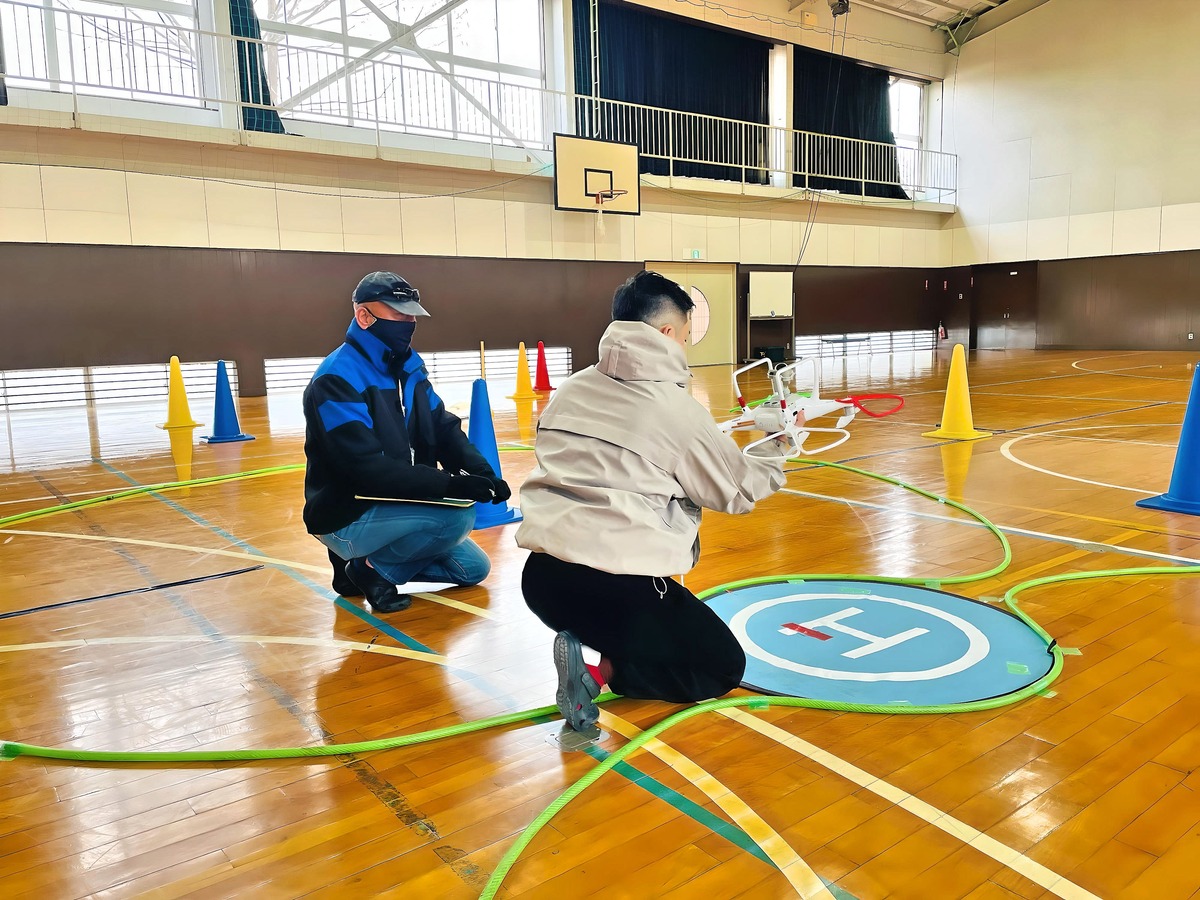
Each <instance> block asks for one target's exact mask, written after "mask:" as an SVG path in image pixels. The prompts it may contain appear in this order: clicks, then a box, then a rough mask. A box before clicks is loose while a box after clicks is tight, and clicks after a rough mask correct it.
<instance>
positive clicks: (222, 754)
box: [0, 460, 1200, 900]
mask: <svg viewBox="0 0 1200 900" xmlns="http://www.w3.org/2000/svg"><path fill="white" fill-rule="evenodd" d="M802 462H803V463H805V464H806V465H809V466H814V467H823V468H831V469H839V470H841V471H845V472H850V473H853V474H856V475H861V476H863V477H866V478H872V479H875V480H877V481H882V482H884V483H886V484H891V485H895V486H897V487H901V488H903V489H905V490H907V491H911V492H912V493H915V494H919V495H920V496H922V497H926V498H928V499H930V500H934V501H935V502H938V503H942V504H945V505H947V506H952V507H954V508H955V509H957V510H959V511H961V512H963V513H965V514H966V515H968V516H970V517H971V518H973V519H975V520H976V521H978V522H979V523H981V524H982V525H984V526H985V527H986V528H987V529H988V530H989V531H990V532H991V533H992V534H993V535H994V536H995V537H996V539H997V540H998V541H999V542H1000V546H1001V548H1002V550H1003V559H1002V560H1001V561H1000V562H999V563H997V564H996V565H995V566H993V567H992V568H990V569H988V570H987V571H986V572H981V573H978V574H975V575H956V576H951V577H948V578H939V579H927V578H894V577H882V576H881V577H877V576H863V575H843V574H833V575H825V574H810V575H783V576H765V577H760V578H747V579H744V580H741V581H736V582H732V583H730V584H726V585H721V586H719V587H715V588H711V589H709V590H707V591H704V592H702V593H701V594H700V595H699V597H700V599H705V598H707V597H711V596H713V595H714V594H717V593H720V592H723V591H728V590H732V589H734V588H738V587H745V586H748V585H754V584H764V583H769V582H778V581H799V580H813V579H821V580H826V581H851V580H853V581H872V582H878V583H888V584H915V585H930V586H935V585H945V584H971V583H973V582H978V581H982V580H985V579H987V578H991V577H994V576H996V575H999V574H1001V573H1002V572H1004V571H1005V570H1006V569H1007V568H1008V566H1009V565H1010V564H1011V562H1012V547H1011V546H1010V545H1009V542H1008V538H1006V537H1005V535H1004V534H1003V532H1001V531H1000V529H999V528H998V527H997V526H996V525H995V524H993V523H992V522H991V521H990V520H989V519H987V518H986V517H985V516H983V515H982V514H981V513H979V512H976V511H975V510H973V509H971V508H970V507H968V506H965V505H963V504H961V503H958V502H956V501H954V500H951V499H949V498H947V497H941V496H938V495H937V494H934V493H931V492H930V491H926V490H924V489H922V488H919V487H916V486H915V485H911V484H908V483H906V482H903V481H900V480H899V479H896V478H891V477H889V476H887V475H880V474H878V473H875V472H868V471H866V470H864V469H856V468H854V467H852V466H846V465H842V464H840V463H831V462H823V461H819V460H803V461H802ZM300 468H303V467H302V466H276V467H273V468H270V469H257V470H253V471H250V472H243V473H237V474H234V475H220V476H215V477H213V478H202V479H196V480H194V481H189V482H172V483H169V484H161V485H149V486H145V487H139V488H134V489H132V490H129V491H122V492H120V493H118V494H113V495H107V496H104V497H95V498H92V499H90V500H83V501H79V502H77V503H72V504H64V505H61V506H54V507H49V508H47V509H44V510H34V511H32V512H28V513H20V514H18V515H16V516H9V517H8V518H6V519H0V527H3V526H5V525H9V524H13V523H15V522H17V521H27V520H28V519H31V518H38V517H40V516H44V515H50V514H51V513H55V512H63V511H66V510H69V509H79V508H82V507H85V506H91V505H94V504H97V503H103V502H107V501H110V500H119V499H122V498H124V497H128V496H133V495H136V494H143V493H148V492H151V491H164V490H170V489H174V488H181V487H190V486H197V485H204V484H214V483H219V482H222V481H232V480H235V479H239V478H254V477H261V476H263V475H270V474H274V473H276V472H287V471H296V470H298V469H300ZM1196 574H1200V566H1172V567H1168V566H1157V567H1149V568H1140V569H1107V570H1101V571H1095V572H1074V573H1068V574H1065V575H1051V576H1047V577H1044V578H1036V579H1033V580H1031V581H1026V582H1023V583H1021V584H1019V585H1017V586H1015V587H1013V588H1011V589H1010V590H1009V591H1008V592H1007V593H1005V595H1004V598H1003V602H1004V604H1005V605H1006V606H1007V607H1008V608H1009V609H1010V610H1011V611H1012V612H1013V613H1014V614H1015V615H1016V616H1018V617H1019V618H1020V619H1021V621H1023V622H1024V623H1025V624H1026V625H1028V626H1029V627H1030V628H1032V629H1033V630H1034V631H1035V632H1037V634H1038V635H1039V636H1040V637H1041V638H1042V639H1043V640H1045V641H1046V644H1047V647H1046V649H1047V652H1048V653H1050V654H1052V655H1053V657H1054V662H1053V665H1052V666H1051V669H1050V671H1049V672H1047V673H1046V674H1045V675H1044V676H1042V677H1041V678H1040V679H1038V680H1037V681H1036V682H1034V683H1033V684H1030V685H1028V686H1027V687H1025V688H1022V689H1021V690H1019V691H1016V692H1014V693H1012V694H1008V695H1005V696H1003V697H994V698H990V699H987V700H977V701H973V702H970V703H955V704H946V705H941V706H879V705H869V704H854V703H835V702H832V701H824V700H809V699H805V698H802V697H765V696H754V697H726V698H723V699H719V700H709V701H707V702H705V703H699V704H697V705H695V706H692V707H689V708H687V709H684V710H681V711H680V712H677V713H675V714H674V715H671V716H669V717H667V718H666V719H663V720H662V721H661V722H659V723H658V724H656V725H654V726H652V727H650V728H648V729H647V730H645V731H644V732H642V733H641V734H639V735H638V736H637V737H636V738H634V739H632V740H631V741H629V742H628V743H627V744H625V745H624V746H623V747H621V748H620V749H618V750H616V751H614V752H613V753H612V754H610V755H609V756H608V757H607V758H606V759H605V760H604V761H603V762H601V763H599V764H598V765H597V766H595V767H594V768H592V769H591V770H590V771H589V772H587V774H585V775H584V776H583V777H582V778H580V779H579V780H578V781H576V782H575V783H574V784H573V785H571V786H570V787H568V788H567V789H566V790H565V791H563V793H562V794H560V795H559V796H558V797H557V798H556V799H555V800H554V801H553V802H552V803H551V804H550V805H549V806H548V807H547V808H546V809H545V810H544V811H543V812H542V813H541V814H540V815H539V816H538V817H537V818H536V819H534V820H533V821H532V822H531V823H530V824H529V825H528V827H526V829H525V830H524V831H523V832H522V833H521V835H520V836H519V837H518V838H517V840H516V842H515V843H514V844H513V846H512V847H510V848H509V850H508V852H507V853H505V855H504V857H503V858H502V859H501V860H500V862H499V864H498V865H497V866H496V869H495V871H494V872H493V873H492V875H491V878H490V879H489V880H488V883H487V885H486V886H485V888H484V890H483V893H482V894H481V900H490V898H493V897H495V895H496V892H497V891H498V890H499V888H500V885H501V883H502V882H503V881H504V878H505V876H506V875H507V874H508V872H509V870H510V869H511V868H512V867H513V865H514V864H515V863H516V861H517V859H518V858H519V857H520V855H521V853H522V852H523V851H524V849H525V847H527V846H528V845H529V843H530V841H532V840H533V838H534V836H535V835H536V834H537V833H538V832H539V831H540V830H541V829H542V828H544V827H545V826H546V825H547V824H548V823H549V822H550V821H551V820H552V819H553V818H554V816H555V815H557V814H558V812H559V811H560V810H561V809H562V808H563V807H565V806H566V805H567V804H568V803H570V802H571V800H573V799H574V798H575V797H577V796H578V795H579V794H581V793H582V792H583V791H584V790H586V789H587V788H588V787H589V786H590V785H591V784H592V783H594V782H595V781H596V780H597V779H598V778H600V776H601V775H603V774H604V773H605V772H607V771H608V770H609V769H611V768H613V767H614V766H616V765H617V764H618V763H620V762H622V761H624V760H625V759H626V758H627V757H629V756H630V755H631V754H633V753H634V752H635V751H637V750H638V749H639V748H640V747H642V746H643V745H644V744H645V743H647V742H648V741H650V740H652V739H653V738H655V737H658V736H659V735H661V734H663V733H664V732H666V731H668V730H669V729H671V728H673V727H674V726H675V725H678V724H679V723H681V722H685V721H687V720H688V719H691V718H693V717H695V716H698V715H701V714H703V713H709V712H715V711H718V710H722V709H729V708H732V707H750V708H752V709H762V708H765V707H768V706H779V707H801V708H806V709H822V710H831V711H836V712H859V713H876V714H882V715H931V714H949V713H960V712H975V711H981V710H989V709H996V708H998V707H1002V706H1008V705H1010V704H1013V703H1018V702H1020V701H1021V700H1025V699H1027V698H1029V697H1032V696H1034V695H1036V694H1039V693H1041V692H1043V691H1045V690H1046V689H1047V687H1048V686H1049V685H1050V684H1051V683H1052V682H1053V681H1054V680H1055V679H1056V678H1058V676H1059V673H1060V672H1061V671H1062V667H1063V651H1062V650H1061V649H1060V648H1059V646H1058V645H1057V643H1056V642H1055V641H1054V640H1053V639H1052V638H1051V637H1050V635H1049V634H1048V633H1047V632H1046V631H1045V629H1043V628H1042V627H1041V626H1040V625H1038V624H1037V622H1035V621H1034V620H1033V619H1032V618H1031V617H1030V616H1029V615H1028V614H1027V613H1026V612H1025V611H1024V610H1022V609H1021V608H1020V606H1019V604H1018V603H1017V596H1018V595H1019V594H1021V593H1022V592H1024V591H1027V590H1032V589H1034V588H1038V587H1043V586H1045V585H1049V584H1057V583H1061V582H1068V581H1082V580H1088V579H1097V578H1119V577H1135V576H1147V575H1196ZM613 699H617V698H616V695H614V694H602V695H601V696H600V697H597V698H596V700H597V702H598V703H604V702H607V701H609V700H613ZM556 712H557V709H556V707H554V706H543V707H538V708H536V709H530V710H524V711H522V712H514V713H506V714H504V715H500V716H492V717H489V718H486V719H478V720H476V721H474V722H465V723H462V724H459V725H450V726H446V727H444V728H436V729H433V730H431V731H424V732H418V733H416V734H409V735H400V736H397V737H391V738H383V739H380V740H375V741H362V742H359V743H353V744H329V745H324V746H317V747H282V748H272V749H263V750H202V751H196V750H190V751H163V752H123V751H95V750H68V749H62V748H57V747H39V746H36V745H33V744H22V743H18V742H12V741H5V742H0V758H2V759H12V758H14V757H17V756H34V757H41V758H45V759H59V760H68V761H76V762H107V763H139V762H140V763H146V762H154V763H182V762H236V761H243V760H259V759H297V758H313V757H324V756H340V755H346V754H358V753H368V752H373V751H376V750H390V749H395V748H398V747H407V746H412V745H414V744H421V743H426V742H429V741H436V740H441V739H443V738H448V737H455V736H458V735H464V734H470V733H472V732H476V731H483V730H485V729H488V728H495V727H499V726H502V725H514V724H518V723H521V722H527V721H530V720H533V719H539V718H544V717H548V716H551V715H553V714H554V713H556Z"/></svg>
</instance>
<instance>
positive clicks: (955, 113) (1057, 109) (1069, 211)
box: [945, 0, 1200, 294]
mask: <svg viewBox="0 0 1200 900" xmlns="http://www.w3.org/2000/svg"><path fill="white" fill-rule="evenodd" d="M1197 35H1200V4H1198V3H1193V2H1186V0H1164V2H1154V3H1136V4H1131V3H1129V2H1128V0H1050V2H1047V3H1044V4H1042V5H1041V6H1038V7H1037V8H1036V9H1033V10H1031V11H1029V12H1027V13H1025V14H1024V15H1022V16H1020V17H1019V18H1016V19H1014V20H1012V21H1009V22H1007V23H1005V24H1003V25H1001V26H1000V27H998V28H996V29H995V30H993V31H990V32H988V33H986V34H983V35H982V36H980V37H978V38H975V39H973V40H971V41H969V42H968V43H967V44H966V45H965V47H964V48H963V51H962V55H961V57H960V58H959V60H958V66H957V71H955V70H953V69H951V71H950V72H948V73H947V76H946V101H945V105H946V111H945V115H946V125H947V146H946V148H945V149H947V150H948V151H950V152H954V153H957V154H958V156H959V201H958V202H959V213H958V214H957V215H956V216H955V217H954V218H953V220H952V221H951V222H950V223H949V224H948V226H947V227H948V228H950V229H951V230H952V233H953V263H954V264H955V265H971V264H977V263H989V262H1007V261H1015V260H1027V259H1029V260H1048V259H1067V258H1084V257H1106V256H1112V255H1122V254H1139V253H1156V252H1160V251H1177V250H1192V249H1197V248H1200V167H1198V166H1197V165H1196V160H1195V155H1196V153H1195V148H1196V146H1197V145H1198V144H1200V116H1197V115H1196V101H1195V86H1196V85H1197V84H1198V83H1200V54H1198V53H1197V52H1196V46H1197V45H1196V36H1197ZM1141 271H1143V272H1145V271H1146V269H1145V268H1144V267H1143V268H1142V269H1141ZM1146 293H1147V294H1149V293H1151V292H1150V291H1147V292H1146Z"/></svg>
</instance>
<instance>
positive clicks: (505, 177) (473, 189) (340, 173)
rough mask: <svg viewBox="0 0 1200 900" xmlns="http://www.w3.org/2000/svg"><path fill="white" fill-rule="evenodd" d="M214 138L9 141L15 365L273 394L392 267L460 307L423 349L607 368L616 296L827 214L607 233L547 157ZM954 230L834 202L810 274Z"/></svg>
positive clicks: (680, 208)
mask: <svg viewBox="0 0 1200 900" xmlns="http://www.w3.org/2000/svg"><path fill="white" fill-rule="evenodd" d="M92 124H94V125H95V126H96V127H99V126H100V125H105V126H106V127H115V126H114V123H111V122H110V123H104V122H99V123H92ZM122 124H123V123H115V125H116V126H120V125H122ZM210 131H213V132H216V133H215V134H208V133H205V134H203V135H202V134H190V133H184V134H183V135H182V137H181V139H179V140H169V139H164V138H161V137H155V136H148V135H141V134H130V133H126V134H122V133H116V132H114V131H90V130H84V129H67V128H58V127H49V126H47V125H35V126H28V125H26V126H14V127H8V128H5V127H3V126H2V125H0V160H2V161H0V272H4V275H5V277H4V278H3V279H0V309H4V310H5V319H6V321H9V322H12V327H10V328H6V329H5V332H4V333H3V334H0V368H4V369H20V368H44V367H49V366H56V365H81V364H85V363H87V364H94V365H110V364H121V363H134V362H156V361H161V360H162V359H165V358H166V357H167V356H169V355H171V354H176V355H179V356H180V357H181V358H183V359H189V358H190V359H213V358H229V359H235V360H237V361H238V362H239V363H240V375H241V379H242V382H241V383H242V389H243V392H245V393H247V394H252V393H253V392H254V391H255V390H256V382H257V381H259V380H260V379H261V375H260V373H261V366H259V365H256V362H257V360H258V359H261V358H273V357H295V356H306V355H321V354H323V353H325V352H327V351H328V349H329V348H330V346H332V342H334V341H335V339H336V337H337V336H338V335H340V334H341V333H342V331H343V329H344V327H345V323H346V316H347V311H348V310H347V308H346V306H345V303H344V301H345V298H346V297H348V296H349V291H350V289H351V288H352V286H353V284H354V283H355V282H356V281H357V279H358V278H359V277H360V276H361V275H362V274H363V273H365V272H367V271H370V270H371V269H373V268H377V267H380V266H383V267H394V268H396V269H397V270H398V271H400V272H401V273H402V274H405V275H407V276H409V277H411V278H413V280H414V282H415V283H417V284H418V286H419V287H420V289H421V290H422V292H423V293H425V294H426V295H427V296H429V297H430V298H431V302H434V303H435V305H441V304H442V303H445V307H444V308H445V309H446V310H448V311H450V310H452V313H450V315H448V316H446V317H440V318H439V319H437V320H435V321H434V322H432V323H430V324H429V325H428V326H422V343H421V346H422V347H423V348H424V349H427V350H450V349H471V348H472V347H475V346H477V345H478V343H477V342H478V340H479V339H480V338H481V337H483V338H487V339H488V340H489V342H492V343H496V342H498V344H499V345H501V346H502V345H505V344H508V345H512V344H515V343H516V341H517V340H525V341H534V340H538V339H541V340H545V341H547V343H551V344H553V343H560V344H566V345H568V346H570V347H571V348H572V350H573V353H574V358H575V361H576V364H577V365H586V364H589V363H590V362H592V361H593V360H594V358H595V352H596V340H597V338H598V336H599V334H600V332H601V331H602V330H603V327H604V324H605V323H606V322H607V314H608V309H609V303H610V301H611V297H612V291H613V289H614V288H615V287H616V285H618V284H619V283H620V282H621V281H622V280H624V278H625V277H627V275H628V274H629V273H631V272H633V271H636V270H637V269H638V268H640V266H641V263H642V261H644V260H646V259H679V260H683V259H691V258H692V254H693V252H694V251H699V253H700V257H701V258H702V259H704V260H707V261H717V262H723V261H724V262H742V263H750V264H779V265H792V264H794V263H795V261H796V258H797V256H798V254H799V249H800V246H801V241H802V238H803V235H804V233H805V223H804V221H803V219H802V218H801V216H802V215H803V214H805V213H806V212H807V205H805V204H800V203H796V202H793V201H787V200H784V201H771V200H764V199H763V198H760V197H750V198H743V197H740V196H739V195H717V196H715V197H712V198H708V197H705V196H703V195H693V194H692V193H691V192H690V191H689V192H688V193H686V194H685V193H678V192H668V191H664V190H656V189H651V188H647V189H645V190H644V192H643V209H644V212H643V215H641V216H639V217H630V216H616V215H607V216H604V217H603V219H602V220H599V221H598V220H597V218H596V217H595V216H593V215H588V214H581V213H572V212H560V211H557V210H555V209H554V208H553V191H552V184H551V181H550V179H549V177H548V174H547V173H546V172H545V171H544V164H542V163H538V162H529V163H519V162H510V163H497V164H496V165H495V170H493V169H492V168H491V166H492V164H491V163H490V162H488V161H486V160H483V161H479V160H469V159H467V160H464V159H460V160H457V161H455V162H456V163H457V165H458V167H457V168H452V167H450V166H449V165H443V166H440V167H435V166H432V165H429V164H428V163H429V162H430V161H432V159H431V158H429V157H428V155H425V156H422V155H420V154H413V157H414V160H415V161H414V160H407V159H371V158H362V157H358V156H352V155H347V153H348V152H349V151H355V150H357V149H358V148H343V147H338V146H336V145H331V144H327V143H325V142H306V141H304V140H303V139H300V138H296V137H288V136H282V137H280V136H265V135H255V136H253V140H254V141H255V142H256V144H258V145H257V146H240V145H236V144H229V143H223V142H222V141H221V140H220V138H222V137H227V136H228V135H226V134H225V133H224V132H219V131H217V130H215V129H213V130H210ZM234 136H235V137H236V133H234ZM201 138H208V139H206V140H202V139H201ZM440 161H441V162H443V163H445V162H447V160H445V159H444V158H443V159H442V160H440ZM697 187H698V188H703V187H704V185H703V184H698V185H697ZM448 195H453V196H448ZM944 218H945V214H943V213H933V212H921V211H914V210H897V209H871V208H865V207H859V206H850V205H839V204H833V203H825V204H822V206H821V209H820V221H818V222H817V223H816V224H815V225H814V226H813V229H812V234H811V239H810V241H809V244H808V247H807V250H806V252H805V254H804V260H803V262H804V265H805V266H827V265H835V266H840V267H857V266H866V267H875V268H878V267H897V268H900V267H929V266H937V265H940V264H942V263H943V262H944V261H947V260H948V259H949V253H950V244H949V236H948V234H946V233H945V232H942V231H940V230H939V228H938V225H939V224H940V222H941V221H942V220H943V219H944ZM213 251H221V252H213ZM610 264H611V265H610ZM48 273H59V275H58V276H56V277H61V273H69V274H68V275H67V280H68V281H69V283H70V284H71V285H83V286H84V288H83V289H82V290H78V291H76V290H68V291H64V290H63V289H62V288H61V287H60V282H59V281H57V280H54V279H51V278H50V277H49V276H48ZM47 291H52V292H53V295H54V296H55V298H56V299H55V306H56V308H57V309H59V310H60V314H59V315H57V316H56V321H55V327H54V329H52V330H47V329H43V328H37V327H33V323H32V320H30V319H29V315H30V314H31V313H30V312H29V310H30V309H31V305H30V304H29V302H28V298H30V297H38V296H44V295H46V293H47ZM60 296H63V297H64V298H65V299H64V301H63V302H64V303H65V305H62V303H60V302H59V300H58V298H59V297H60ZM331 310H332V312H331ZM451 316H452V317H453V318H451ZM848 324H849V323H848ZM451 325H454V326H455V327H450V326H451Z"/></svg>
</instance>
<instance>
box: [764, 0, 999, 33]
mask: <svg viewBox="0 0 1200 900" xmlns="http://www.w3.org/2000/svg"><path fill="white" fill-rule="evenodd" d="M1005 2H1006V0H851V3H850V5H851V8H854V7H866V8H867V9H873V10H876V11H877V12H883V13H888V14H890V15H893V16H896V17H897V18H900V19H907V20H908V21H910V22H919V23H921V24H923V25H928V26H929V27H931V28H937V27H938V26H941V25H949V26H953V25H954V24H955V23H956V22H959V21H960V20H962V19H964V18H973V17H976V16H981V15H983V14H984V13H986V12H988V11H989V10H992V9H995V8H996V7H997V6H1001V5H1003V4H1004V3H1005ZM788 5H789V6H790V7H791V8H792V10H797V9H801V8H809V9H811V8H813V7H814V6H817V5H823V4H822V3H821V0H788Z"/></svg>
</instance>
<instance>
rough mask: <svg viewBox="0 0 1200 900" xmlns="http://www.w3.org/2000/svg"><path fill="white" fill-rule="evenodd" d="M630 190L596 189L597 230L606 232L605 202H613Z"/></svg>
mask: <svg viewBox="0 0 1200 900" xmlns="http://www.w3.org/2000/svg"><path fill="white" fill-rule="evenodd" d="M628 193H629V191H622V190H615V189H614V190H607V191H596V193H595V194H593V196H594V197H595V198H596V230H597V231H599V232H600V234H604V204H605V203H611V202H612V201H613V200H616V199H617V198H618V197H624V196H625V195H626V194H628Z"/></svg>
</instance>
